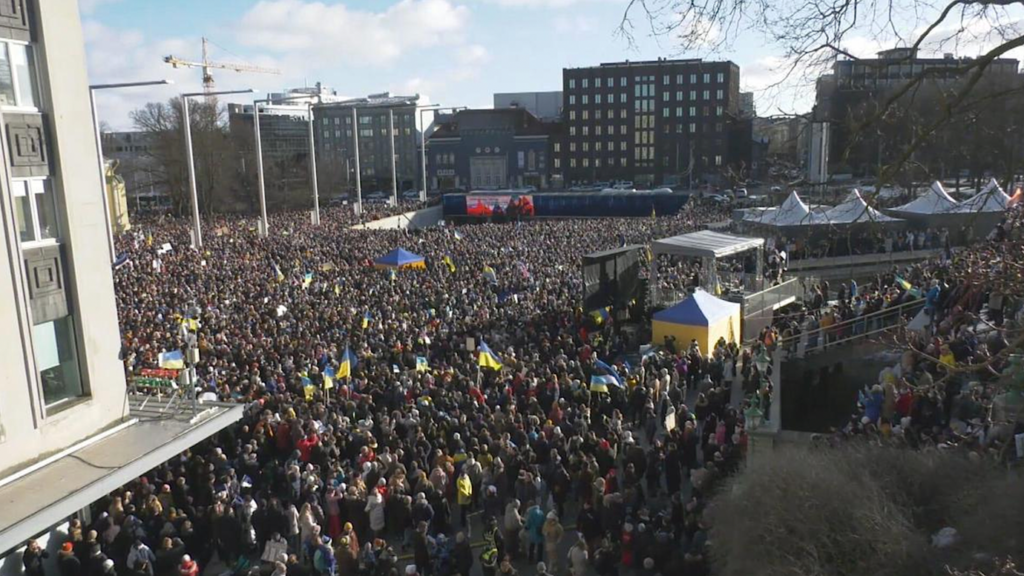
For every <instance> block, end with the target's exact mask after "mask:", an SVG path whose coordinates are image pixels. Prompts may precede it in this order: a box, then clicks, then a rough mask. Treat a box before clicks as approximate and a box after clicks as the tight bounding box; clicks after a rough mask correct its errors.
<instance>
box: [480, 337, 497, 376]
mask: <svg viewBox="0 0 1024 576" xmlns="http://www.w3.org/2000/svg"><path fill="white" fill-rule="evenodd" d="M477 351H478V352H479V356H478V357H477V365H478V366H480V367H481V368H490V369H491V370H501V359H500V358H498V355H497V354H495V353H494V352H492V351H491V347H490V346H488V345H487V343H486V342H480V346H479V347H478V348H477Z"/></svg>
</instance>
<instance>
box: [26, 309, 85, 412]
mask: <svg viewBox="0 0 1024 576" xmlns="http://www.w3.org/2000/svg"><path fill="white" fill-rule="evenodd" d="M32 347H33V348H34V350H35V357H36V368H38V369H39V377H40V380H42V384H43V402H44V403H45V404H46V406H53V405H54V404H57V403H59V402H62V401H64V400H68V399H70V398H77V397H78V396H81V395H82V378H81V374H79V370H78V353H77V350H76V345H75V323H74V318H73V317H72V316H65V317H63V318H60V319H58V320H53V321H50V322H44V323H42V324H36V325H35V326H33V327H32Z"/></svg>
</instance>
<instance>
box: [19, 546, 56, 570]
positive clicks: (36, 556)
mask: <svg viewBox="0 0 1024 576" xmlns="http://www.w3.org/2000/svg"><path fill="white" fill-rule="evenodd" d="M49 557H50V553H49V552H47V551H46V550H43V548H42V546H40V545H39V542H37V541H35V540H29V541H28V544H27V545H26V546H25V552H23V553H22V557H21V563H22V565H23V566H24V567H25V574H26V576H46V571H45V569H44V568H43V560H45V559H46V558H49Z"/></svg>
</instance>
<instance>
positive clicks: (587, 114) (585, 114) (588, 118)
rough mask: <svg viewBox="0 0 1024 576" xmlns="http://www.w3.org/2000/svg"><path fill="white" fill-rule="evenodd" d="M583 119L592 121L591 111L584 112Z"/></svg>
mask: <svg viewBox="0 0 1024 576" xmlns="http://www.w3.org/2000/svg"><path fill="white" fill-rule="evenodd" d="M584 104H586V102H584ZM583 119H584V120H590V110H584V111H583Z"/></svg>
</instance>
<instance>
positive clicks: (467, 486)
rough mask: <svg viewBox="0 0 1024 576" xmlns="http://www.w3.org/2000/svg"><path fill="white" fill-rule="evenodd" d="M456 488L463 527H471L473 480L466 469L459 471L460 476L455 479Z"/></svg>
mask: <svg viewBox="0 0 1024 576" xmlns="http://www.w3.org/2000/svg"><path fill="white" fill-rule="evenodd" d="M455 489H456V491H457V492H458V504H459V517H460V518H462V527H463V528H468V527H469V507H470V506H471V505H472V504H473V481H472V480H470V479H469V474H467V473H466V471H465V470H463V471H462V472H459V478H458V480H456V481H455Z"/></svg>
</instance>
